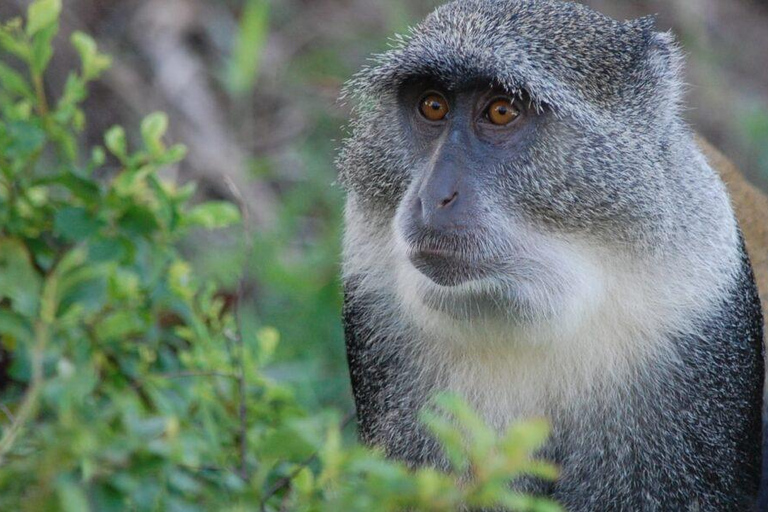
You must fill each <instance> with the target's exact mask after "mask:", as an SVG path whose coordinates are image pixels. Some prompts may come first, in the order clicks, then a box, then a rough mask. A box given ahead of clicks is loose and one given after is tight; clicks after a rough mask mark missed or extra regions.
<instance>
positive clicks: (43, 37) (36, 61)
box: [29, 23, 59, 75]
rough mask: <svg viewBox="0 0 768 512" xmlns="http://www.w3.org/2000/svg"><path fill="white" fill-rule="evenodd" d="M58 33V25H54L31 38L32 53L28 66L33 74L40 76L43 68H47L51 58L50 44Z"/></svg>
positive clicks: (51, 48)
mask: <svg viewBox="0 0 768 512" xmlns="http://www.w3.org/2000/svg"><path fill="white" fill-rule="evenodd" d="M58 31H59V25H58V24H57V23H54V24H53V25H49V26H47V27H45V28H43V29H42V30H40V31H39V32H38V33H37V34H35V36H34V37H33V38H32V53H31V55H30V62H29V65H30V68H32V73H33V74H36V75H42V74H43V71H45V68H47V67H48V62H50V60H51V57H53V45H52V44H51V43H52V41H53V38H54V37H56V33H57V32H58Z"/></svg>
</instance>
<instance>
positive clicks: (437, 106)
mask: <svg viewBox="0 0 768 512" xmlns="http://www.w3.org/2000/svg"><path fill="white" fill-rule="evenodd" d="M429 106H430V107H431V108H432V110H440V109H441V108H443V106H442V105H441V104H440V102H439V101H437V100H433V101H432V103H431V104H430V105H429Z"/></svg>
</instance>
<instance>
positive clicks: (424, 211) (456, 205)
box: [413, 187, 469, 231]
mask: <svg viewBox="0 0 768 512" xmlns="http://www.w3.org/2000/svg"><path fill="white" fill-rule="evenodd" d="M414 202H415V205H414V210H413V215H414V217H416V220H417V223H418V224H420V225H422V226H424V227H426V228H430V229H433V230H435V231H451V230H454V229H460V228H462V227H464V226H465V225H466V224H467V222H468V220H469V219H467V218H465V216H466V214H467V213H468V212H465V211H464V210H465V208H463V207H462V203H463V202H464V201H463V199H462V197H461V194H460V193H459V191H458V190H457V189H455V188H453V187H451V188H450V189H448V190H444V191H442V192H441V193H439V194H430V193H429V192H427V193H422V194H419V196H418V197H416V199H415V201H414Z"/></svg>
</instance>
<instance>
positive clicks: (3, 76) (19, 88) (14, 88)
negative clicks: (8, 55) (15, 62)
mask: <svg viewBox="0 0 768 512" xmlns="http://www.w3.org/2000/svg"><path fill="white" fill-rule="evenodd" d="M0 86H2V88H3V89H5V90H6V91H8V92H10V93H12V94H16V95H18V96H21V97H23V98H33V97H34V93H33V92H32V88H31V87H30V85H29V83H28V82H27V80H26V79H25V78H24V77H23V76H21V74H19V73H17V72H16V71H14V70H13V69H11V68H10V67H8V66H6V65H5V64H3V63H2V62H0Z"/></svg>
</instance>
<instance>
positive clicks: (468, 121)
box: [339, 0, 735, 325]
mask: <svg viewBox="0 0 768 512" xmlns="http://www.w3.org/2000/svg"><path fill="white" fill-rule="evenodd" d="M585 27H586V29H585ZM680 62H681V57H680V52H679V50H678V49H677V48H676V46H675V43H674V41H673V39H672V37H671V36H670V35H669V34H663V33H658V32H656V31H655V29H654V27H653V20H650V19H641V20H637V21H631V22H625V23H622V22H617V21H615V20H612V19H610V18H607V17H605V16H603V15H601V14H599V13H597V12H595V11H593V10H591V9H588V8H586V7H584V6H582V5H579V4H573V3H566V2H557V1H550V0H459V1H456V2H453V3H450V4H447V5H445V6H443V7H441V8H438V9H437V10H436V11H435V12H434V13H432V14H431V15H430V16H429V17H428V18H427V19H426V20H425V21H424V22H423V23H422V24H420V25H418V26H417V27H415V28H414V29H413V30H412V33H411V35H410V36H409V37H407V38H402V39H400V40H398V41H397V42H396V45H395V48H394V49H392V50H391V51H389V52H387V53H385V54H383V55H381V56H379V58H378V59H377V61H376V63H375V64H374V65H372V66H371V67H369V68H366V69H364V70H363V71H362V72H361V73H360V74H359V75H358V76H357V77H356V78H355V79H354V80H353V81H352V82H351V83H350V85H349V87H348V92H349V94H350V96H352V97H353V98H354V99H355V100H356V105H357V108H356V111H355V118H354V120H353V122H352V129H353V133H352V135H351V136H350V137H349V138H348V139H347V140H346V141H345V145H344V147H343V150H342V152H341V155H340V158H339V167H340V170H341V181H342V183H343V184H344V186H345V187H346V189H347V190H348V192H349V201H348V208H347V216H348V223H347V224H348V230H347V243H346V266H345V272H346V273H347V274H348V275H351V274H355V275H356V276H357V277H358V278H360V280H362V281H368V282H369V284H371V287H372V288H382V287H386V286H388V285H387V281H389V282H390V283H392V284H391V289H392V290H393V292H394V293H395V294H396V295H397V296H398V297H399V298H400V299H401V302H402V303H404V304H405V305H406V308H409V309H412V310H413V311H415V312H416V316H419V315H421V314H422V313H423V314H424V315H429V314H431V313H432V312H437V313H439V314H438V316H437V317H436V318H443V319H452V320H455V321H459V322H468V324H475V325H477V323H478V322H476V320H479V319H480V318H483V319H493V320H501V321H502V323H504V324H505V325H506V324H509V323H510V322H511V323H513V324H531V323H541V322H543V321H544V322H546V321H547V320H550V319H553V318H558V319H559V321H560V323H562V322H570V321H571V320H572V321H573V322H576V323H578V322H580V321H581V320H580V319H583V318H587V317H588V316H589V315H586V314H585V313H586V312H588V311H591V310H595V309H596V308H599V307H600V305H602V304H605V302H606V301H607V300H611V297H613V296H614V292H615V291H616V290H617V289H620V288H622V287H625V286H626V287H634V288H638V291H637V294H638V297H641V299H639V300H646V301H648V300H651V301H652V300H655V299H653V298H650V297H649V296H651V295H654V294H656V293H658V294H659V296H658V297H657V299H658V300H659V301H660V302H664V298H663V297H664V292H663V291H657V290H654V289H653V288H649V287H648V286H647V283H645V281H647V280H648V279H652V277H651V276H655V278H658V279H667V280H669V283H670V286H672V283H673V282H674V283H675V284H674V286H676V287H677V286H683V288H685V286H684V285H679V284H678V281H680V282H681V283H690V282H693V281H695V282H697V283H700V282H702V280H706V279H708V277H707V276H708V275H709V274H716V273H717V272H718V270H701V269H704V268H705V267H706V268H708V269H716V267H717V268H719V267H718V266H717V265H713V264H712V261H711V260H712V258H714V257H718V258H719V257H720V256H717V253H718V251H720V254H721V256H722V258H730V257H732V256H733V254H732V253H733V250H732V249H731V246H733V245H734V236H735V235H734V233H735V229H734V225H733V220H732V214H731V213H730V207H729V205H728V200H727V198H726V196H725V194H724V192H723V189H722V185H721V183H720V182H719V181H718V180H717V178H716V177H715V176H714V174H713V173H712V171H711V169H710V168H709V167H708V166H707V164H706V162H705V161H704V160H703V158H702V157H701V156H700V154H699V152H698V150H697V149H696V148H695V145H694V143H693V140H692V136H691V134H690V131H689V130H688V128H687V127H686V125H685V123H684V122H683V121H682V120H681V119H680V116H679V110H680V95H681V92H680V90H681V83H680V79H679V73H680ZM733 257H735V256H733ZM685 258H689V259H690V264H689V265H687V267H688V268H685V267H686V265H683V264H681V262H682V261H683V260H685ZM699 260H701V265H698V264H697V263H696V262H698V261H699ZM727 266H728V265H726V264H724V267H723V268H725V267H727ZM697 272H698V274H697ZM702 272H703V273H702ZM694 274H695V275H694ZM683 275H685V278H683V277H682V276H683ZM655 278H654V279H655ZM710 284H711V283H710ZM670 293H672V294H673V295H674V294H677V295H675V296H676V297H677V298H676V299H674V300H678V301H682V302H684V301H685V300H687V299H684V298H680V297H681V294H682V295H683V296H684V295H685V291H684V290H682V289H677V290H676V291H672V290H670ZM691 293H692V294H693V295H695V293H694V292H693V291H691ZM670 300H672V299H670ZM690 300H691V301H693V302H695V301H696V300H697V299H696V298H695V297H691V298H690ZM667 305H669V304H667ZM673 306H674V304H673ZM675 307H676V306H675Z"/></svg>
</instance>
